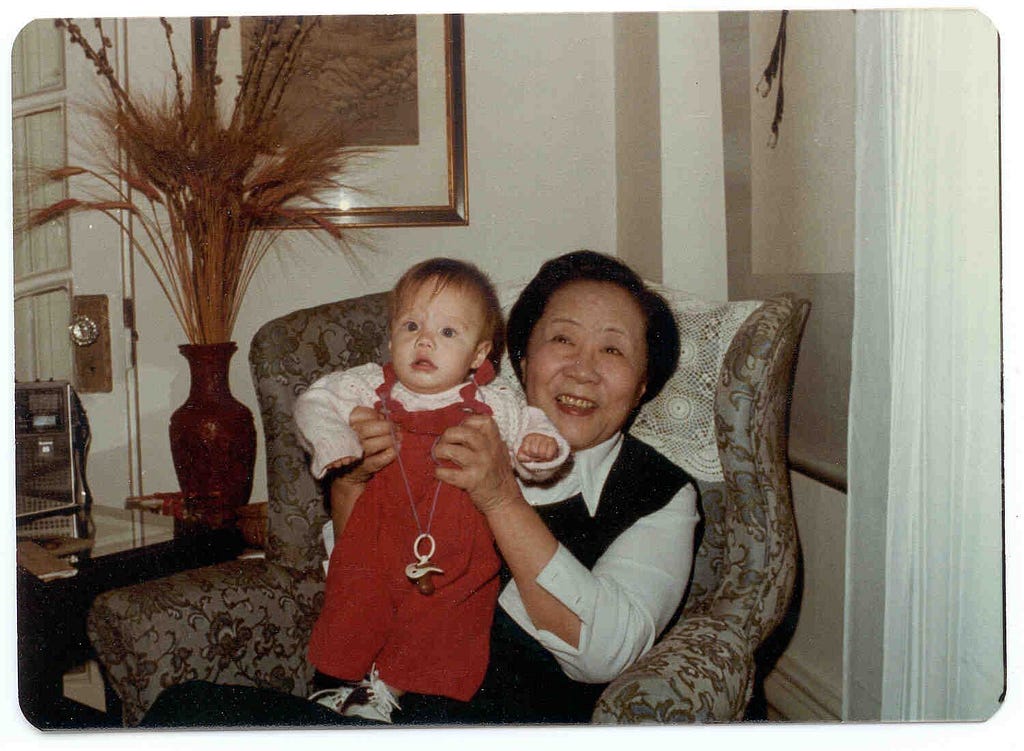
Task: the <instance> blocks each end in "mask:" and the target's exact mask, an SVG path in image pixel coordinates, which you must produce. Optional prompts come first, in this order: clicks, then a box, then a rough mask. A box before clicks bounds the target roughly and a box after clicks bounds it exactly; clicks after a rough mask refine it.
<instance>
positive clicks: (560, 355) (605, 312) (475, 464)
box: [146, 251, 699, 725]
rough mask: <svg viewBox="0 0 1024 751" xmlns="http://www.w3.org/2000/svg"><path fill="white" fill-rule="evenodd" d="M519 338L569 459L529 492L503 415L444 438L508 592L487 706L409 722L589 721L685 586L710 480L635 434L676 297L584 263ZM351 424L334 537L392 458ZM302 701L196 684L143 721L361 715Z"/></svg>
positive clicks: (454, 479) (546, 281)
mask: <svg viewBox="0 0 1024 751" xmlns="http://www.w3.org/2000/svg"><path fill="white" fill-rule="evenodd" d="M507 341H508V348H509V356H510V359H511V361H512V366H513V368H514V370H515V373H516V376H517V377H518V378H519V380H520V381H521V382H522V384H523V386H524V388H525V391H526V397H527V401H528V402H529V403H530V404H532V405H535V406H537V407H540V408H541V409H542V410H543V411H544V412H545V413H546V414H547V416H548V417H549V418H550V419H551V420H552V422H554V424H555V426H556V427H557V428H558V430H559V432H560V433H561V434H562V435H563V436H564V437H565V438H566V440H567V441H568V442H569V445H570V447H571V448H572V451H573V455H574V456H573V462H572V465H571V468H570V469H569V470H567V471H566V472H564V473H563V474H562V475H561V476H559V477H558V478H556V479H555V480H553V481H552V482H550V483H548V484H546V485H543V486H537V485H532V486H531V485H521V484H520V483H519V481H518V480H517V479H516V476H515V474H514V473H513V471H512V468H511V465H510V462H509V457H508V449H507V448H506V447H505V445H504V443H503V442H502V440H501V437H500V435H499V433H498V429H497V427H496V425H495V424H494V422H493V420H492V419H490V418H488V417H481V416H471V417H469V418H467V419H466V420H465V422H463V423H462V424H461V425H459V426H458V427H454V428H449V429H448V430H447V431H446V432H445V433H444V435H443V436H442V437H441V440H440V441H439V442H438V444H437V446H436V447H435V454H436V456H437V458H439V459H447V460H450V462H451V463H452V464H453V465H454V466H450V467H439V468H438V469H437V477H438V478H439V479H440V480H443V481H445V482H448V483H451V484H452V485H455V486H457V487H460V488H462V489H464V490H466V491H467V492H468V493H469V495H470V497H471V498H472V500H473V503H474V504H475V505H476V507H477V508H478V509H479V511H480V512H481V513H482V514H483V516H484V517H485V519H486V520H487V523H488V525H489V526H490V528H491V531H492V532H493V534H494V539H495V542H496V544H497V546H498V549H499V551H500V553H501V556H502V558H503V560H504V566H503V569H502V573H501V576H502V579H503V582H502V584H503V590H502V593H501V596H500V598H499V608H498V612H497V613H496V614H495V618H494V626H493V629H492V637H491V660H490V665H489V668H488V672H487V677H486V678H485V680H484V684H483V686H482V687H481V688H480V690H479V691H478V692H477V694H476V696H475V697H474V698H473V699H472V700H471V701H470V702H468V703H463V702H456V701H454V700H450V699H443V698H441V697H426V696H419V695H414V694H406V695H404V696H403V697H402V699H401V710H400V711H398V712H396V713H395V714H394V715H393V716H392V717H393V721H394V722H396V723H405V722H408V723H421V722H422V723H440V722H485V723H500V722H526V723H536V722H561V723H566V722H585V721H587V720H589V718H590V715H591V712H592V710H593V707H594V704H595V702H596V700H597V698H598V696H599V695H600V692H601V690H602V689H603V688H604V686H605V685H606V684H607V682H609V681H610V680H612V679H613V678H614V677H615V676H617V675H618V674H619V673H621V672H622V671H623V670H624V669H625V668H627V667H628V666H629V665H630V664H632V663H633V662H634V661H635V660H636V659H637V658H638V657H640V656H641V655H643V654H644V653H645V652H646V651H647V650H648V649H650V647H651V645H652V644H653V643H654V641H655V639H656V638H657V636H658V635H659V634H660V633H661V632H662V631H663V630H664V628H665V626H666V625H667V624H668V623H669V621H670V620H671V618H672V617H673V615H674V614H675V612H676V611H677V609H678V608H679V605H680V603H681V600H682V597H683V592H684V590H685V588H686V584H687V581H688V579H689V575H690V567H691V564H692V559H693V541H694V530H695V528H696V525H697V523H698V519H699V517H698V510H697V504H698V498H697V489H696V483H695V482H694V481H693V480H692V479H691V478H690V477H689V476H688V475H687V474H686V473H685V472H684V471H683V470H681V469H680V468H678V467H677V466H676V465H674V464H673V463H671V462H670V461H669V460H667V459H666V458H664V457H663V456H661V455H660V454H659V453H658V452H657V451H655V450H654V449H652V448H651V447H649V446H647V445H646V444H644V443H642V442H640V441H638V440H636V439H634V438H632V437H631V436H629V435H626V432H625V431H626V430H627V429H628V427H629V425H630V423H631V421H632V419H633V418H634V416H635V415H636V412H637V410H638V409H639V407H640V406H641V405H642V404H644V402H646V401H648V400H650V399H652V398H653V397H654V396H656V395H657V393H658V392H659V391H660V389H661V388H662V386H663V385H664V384H665V382H666V381H667V380H668V378H669V376H670V375H671V374H672V372H673V371H674V370H675V367H676V361H677V359H678V353H679V336H678V331H677V329H676V326H675V321H674V319H673V317H672V314H671V311H670V310H669V308H668V306H667V304H666V303H665V301H664V300H663V299H662V298H661V297H660V296H658V295H657V294H656V293H654V292H653V291H651V290H649V289H648V288H647V287H646V286H645V285H644V283H643V282H642V280H641V279H640V278H639V277H638V276H637V275H636V274H635V273H634V272H633V271H632V270H631V269H629V268H628V267H627V266H625V265H624V264H622V263H621V262H619V261H617V260H615V259H614V258H610V257H608V256H604V255H601V254H598V253H594V252H591V251H578V252H575V253H570V254H567V255H563V256H560V257H558V258H555V259H553V260H551V261H549V262H547V263H545V264H544V266H543V267H542V268H541V269H540V271H539V272H538V273H537V275H536V277H535V278H534V279H533V280H532V281H531V282H530V284H529V285H527V287H526V288H525V289H524V290H523V292H522V294H521V295H520V297H519V299H518V301H517V302H516V304H515V306H514V307H513V309H512V311H511V314H510V316H509V321H508V335H507ZM352 422H353V427H355V428H356V431H357V433H359V436H360V439H361V441H362V444H363V449H364V459H363V462H362V463H361V465H360V466H359V467H358V468H357V469H356V470H354V471H351V472H349V473H348V474H346V475H344V476H342V477H341V478H339V479H337V480H335V482H334V484H333V485H332V490H331V507H332V521H333V523H334V526H335V528H336V529H340V528H342V527H343V526H344V525H345V522H346V520H347V519H348V516H349V512H350V511H351V509H352V507H353V505H354V504H355V503H356V502H357V501H358V499H359V496H360V494H361V493H362V491H363V488H364V487H365V483H366V481H367V480H368V478H369V477H370V476H372V474H373V473H374V472H375V471H377V470H379V469H380V468H381V467H383V466H385V465H386V464H388V463H389V462H391V461H393V460H394V458H395V451H394V445H393V438H392V434H391V431H390V429H389V427H388V424H387V423H386V422H385V421H384V420H383V418H382V417H381V416H380V415H378V414H377V413H375V412H373V411H372V410H369V409H365V408H360V409H359V410H357V412H355V413H353V416H352ZM211 688H212V687H211ZM249 691H252V692H256V691H257V690H256V689H249ZM172 693H175V692H173V691H168V692H165V694H164V696H162V697H161V700H158V702H157V705H161V704H163V705H164V706H165V707H166V706H167V705H168V704H169V703H170V702H171V698H170V697H169V695H170V694H172ZM292 700H294V701H293V702H292V704H288V701H292ZM299 701H301V700H298V699H296V698H295V697H287V701H286V700H285V699H284V698H282V700H281V702H283V703H278V704H272V703H268V701H267V700H266V698H265V697H261V698H259V697H256V695H255V694H253V696H248V697H247V696H245V692H244V691H243V692H242V693H237V692H236V693H234V694H231V695H228V694H226V693H222V694H221V695H219V696H218V695H215V694H211V693H209V692H205V691H198V692H197V691H196V690H194V688H193V690H191V691H189V690H185V691H182V692H177V694H176V696H175V697H173V703H174V704H176V705H177V706H176V709H175V710H174V711H173V712H172V713H171V717H174V718H177V720H178V721H173V720H171V719H170V718H169V717H168V715H167V714H165V712H164V711H163V710H161V709H158V707H157V705H154V712H153V713H151V715H152V716H151V717H150V718H148V722H147V723H146V724H152V725H161V724H188V723H186V722H180V720H181V719H184V718H185V717H187V716H188V713H189V710H188V709H187V708H186V706H182V703H184V704H185V705H189V706H191V707H192V708H193V709H194V711H196V712H199V713H200V714H202V712H203V711H206V712H210V711H215V712H217V713H219V717H220V722H217V721H216V719H217V718H215V717H212V716H211V717H210V718H208V720H209V721H204V720H203V719H202V717H195V716H193V720H194V722H193V723H192V724H242V723H245V724H250V723H259V722H260V720H261V719H266V720H268V721H270V720H271V719H272V718H270V717H267V716H266V715H267V713H268V712H269V714H271V715H273V719H274V720H275V721H276V722H277V723H281V722H285V721H287V722H288V724H292V723H298V722H320V721H348V720H350V719H351V718H341V717H339V716H337V715H334V716H333V717H331V718H330V720H328V719H327V717H329V716H330V715H331V713H330V711H329V710H327V709H326V708H324V707H320V706H319V705H316V704H314V703H312V702H306V706H305V707H303V708H302V709H301V711H300V710H299V709H298V704H295V702H299ZM225 704H229V705H230V706H231V707H232V708H231V709H227V710H226V708H225ZM214 706H216V707H218V709H216V710H214V709H213V707H214ZM241 707H248V708H247V709H244V710H241V709H240V708H241ZM321 710H322V712H323V715H319V714H317V713H318V712H320V711H321ZM225 711H226V712H227V714H228V715H229V716H230V717H228V718H227V721H226V722H225V716H224V713H225ZM261 712H262V713H263V714H261ZM300 715H301V716H300ZM265 724H266V723H265Z"/></svg>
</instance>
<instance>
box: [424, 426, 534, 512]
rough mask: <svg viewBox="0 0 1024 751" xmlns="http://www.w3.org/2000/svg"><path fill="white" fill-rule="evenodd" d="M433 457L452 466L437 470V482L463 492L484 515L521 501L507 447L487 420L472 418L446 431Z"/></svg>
mask: <svg viewBox="0 0 1024 751" xmlns="http://www.w3.org/2000/svg"><path fill="white" fill-rule="evenodd" d="M434 457H435V458H437V459H446V460H448V461H450V462H453V463H454V464H455V465H456V466H455V467H444V466H442V467H438V468H437V469H436V470H435V474H436V476H437V479H438V480H441V481H443V482H447V483H450V484H451V485H454V486H455V487H457V488H462V489H463V490H465V491H466V492H467V493H469V497H470V498H471V499H472V500H473V504H474V505H475V506H476V507H477V509H479V510H480V512H481V513H483V514H485V515H487V514H490V513H492V512H494V511H497V510H499V509H501V508H502V507H504V506H506V505H508V504H510V503H514V502H515V501H516V500H520V499H522V494H521V493H520V491H519V485H518V484H517V483H516V479H515V475H513V473H512V464H511V462H510V461H509V456H508V448H507V447H506V446H505V442H504V441H502V440H501V434H500V433H499V432H498V426H497V425H496V424H495V422H494V420H492V419H491V418H490V417H484V416H482V415H473V416H471V417H468V418H466V420H465V421H463V423H462V424H461V425H457V426H455V427H452V428H448V429H447V430H446V431H445V432H444V433H443V434H442V435H441V438H440V440H438V442H437V445H436V446H435V447H434Z"/></svg>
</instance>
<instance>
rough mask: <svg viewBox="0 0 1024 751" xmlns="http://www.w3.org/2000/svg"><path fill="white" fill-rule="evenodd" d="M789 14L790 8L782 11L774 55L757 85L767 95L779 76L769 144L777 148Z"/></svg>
mask: <svg viewBox="0 0 1024 751" xmlns="http://www.w3.org/2000/svg"><path fill="white" fill-rule="evenodd" d="M788 15H789V11H788V10H784V11H782V17H781V18H780V19H779V33H778V34H777V35H776V36H775V46H774V47H773V48H772V57H771V59H770V60H769V61H768V65H767V67H765V69H764V73H762V74H761V80H759V81H758V82H757V86H756V87H755V88H756V90H757V93H758V94H760V95H761V97H762V98H764V97H767V96H768V94H769V93H771V90H772V81H773V80H774V79H775V77H776V76H778V79H779V85H778V88H777V89H776V91H775V117H773V118H772V136H771V138H770V139H769V140H768V146H769V147H771V148H773V149H774V148H775V145H776V144H777V143H778V142H779V123H781V122H782V105H783V99H784V96H783V91H782V74H783V69H784V68H785V63H786V17H787V16H788Z"/></svg>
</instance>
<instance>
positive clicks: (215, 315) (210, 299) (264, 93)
mask: <svg viewBox="0 0 1024 751" xmlns="http://www.w3.org/2000/svg"><path fill="white" fill-rule="evenodd" d="M318 22H319V18H318V17H316V16H313V17H301V16H297V17H288V18H267V19H265V20H264V22H263V23H262V24H257V25H256V27H255V29H254V31H253V36H252V37H251V38H250V39H249V50H250V54H249V55H248V57H247V59H246V60H245V61H244V66H243V71H242V74H241V75H240V76H239V80H238V92H237V94H236V95H235V98H234V104H233V107H232V108H231V110H230V114H221V111H220V108H219V107H218V103H217V101H218V100H217V97H218V90H219V87H220V84H221V83H222V81H221V77H220V75H219V74H218V70H217V53H218V48H219V43H220V41H221V35H222V33H223V32H224V31H225V30H226V29H228V28H230V23H229V21H228V20H227V19H226V18H216V19H203V20H202V23H203V24H204V33H203V40H204V44H203V53H202V54H200V55H198V56H197V60H196V64H195V69H194V70H192V71H191V76H190V77H188V78H186V75H185V74H184V73H183V71H182V67H181V66H180V64H179V61H178V59H177V58H176V56H175V53H174V49H173V46H172V44H171V41H172V34H173V30H172V27H171V24H170V23H169V22H168V21H167V19H165V18H161V19H160V23H161V24H162V26H163V29H164V36H165V38H166V41H167V49H168V51H169V61H170V62H169V64H170V74H171V75H172V76H173V81H174V86H173V93H172V95H170V96H168V95H164V96H163V97H156V96H152V95H150V96H144V95H141V94H136V93H134V92H129V90H128V88H127V87H126V86H125V85H124V84H123V83H122V81H120V80H119V79H118V76H117V74H116V72H115V70H114V67H113V65H112V64H111V62H110V59H109V57H108V54H107V50H108V49H110V48H111V47H112V42H111V40H110V37H109V35H108V32H107V31H106V30H105V29H104V26H103V22H102V21H101V20H100V19H96V20H95V22H94V26H95V29H96V34H97V35H98V37H99V40H98V42H96V43H95V44H94V43H91V42H90V41H89V39H87V38H86V34H85V33H84V32H83V30H82V28H81V27H80V26H78V25H77V24H76V23H74V22H73V21H72V19H59V20H57V21H56V23H57V25H58V26H59V27H60V28H63V29H64V30H65V32H66V33H67V35H68V38H69V40H70V41H71V42H72V43H73V44H75V45H77V46H78V47H80V48H81V49H82V51H83V53H84V54H85V57H86V59H87V60H88V61H89V62H91V63H92V65H93V66H94V67H95V69H96V73H97V74H98V75H99V76H100V77H101V78H102V79H103V80H104V82H105V83H106V87H105V88H106V89H107V90H108V91H107V93H108V94H109V96H108V97H105V100H104V102H103V103H102V104H101V105H99V106H98V107H96V108H95V110H94V112H93V114H94V115H95V118H96V121H97V123H98V124H99V126H100V133H101V137H102V138H104V139H107V140H109V142H110V143H111V144H116V145H117V148H112V149H109V150H108V151H107V155H106V156H104V157H101V159H102V162H103V163H101V164H94V165H70V164H69V165H66V166H63V167H61V168H59V169H54V170H50V171H48V173H47V174H46V178H47V179H52V180H65V179H67V178H71V177H75V176H79V175H91V176H93V177H94V178H96V179H98V180H99V181H100V184H102V186H103V188H102V189H101V193H93V194H91V195H89V196H88V197H70V198H66V199H64V200H62V201H59V202H57V203H55V204H52V205H50V206H47V207H44V208H42V209H40V210H38V211H36V212H34V213H33V214H32V215H31V216H30V217H29V219H28V223H27V226H28V227H32V226H38V225H41V224H44V223H45V222H47V221H49V220H51V219H53V218H54V217H56V216H59V215H61V214H64V213H68V212H73V211H89V210H91V211H99V212H102V213H103V214H105V215H107V216H108V217H110V218H111V219H112V220H113V221H115V222H117V223H118V224H119V225H120V227H121V229H122V231H123V232H124V233H125V235H126V236H127V237H128V239H129V242H130V243H131V246H132V247H133V248H134V249H135V250H136V251H137V252H138V254H139V255H140V256H141V258H142V259H143V260H144V262H145V263H146V265H147V266H148V267H149V268H150V269H151V270H152V272H153V274H154V275H155V276H156V278H157V280H158V282H159V284H160V287H161V288H162V290H163V292H164V294H165V295H166V296H167V299H168V301H169V302H170V304H171V307H172V309H173V310H174V314H175V316H176V317H177V319H178V321H179V322H180V323H181V327H182V329H183V330H184V333H185V336H186V337H187V339H188V341H189V342H190V343H192V344H214V343H219V342H226V341H229V340H230V339H231V335H232V330H233V328H234V324H235V320H236V317H237V315H238V312H239V309H240V307H241V303H242V298H243V296H244V295H245V292H246V289H247V287H248V285H249V283H250V281H251V280H252V278H253V274H254V272H255V270H256V268H257V266H258V265H259V263H260V261H261V260H262V259H263V258H264V257H265V256H266V254H267V252H268V250H269V249H270V247H271V245H272V243H273V242H274V240H275V239H276V238H278V237H279V234H280V232H281V231H282V230H283V229H285V228H286V227H291V228H298V229H300V230H305V231H308V232H310V233H313V234H315V235H317V236H318V237H319V238H320V239H322V240H327V241H328V242H330V243H332V244H337V246H338V247H340V248H342V249H343V250H344V251H345V252H347V253H348V254H349V255H350V256H351V255H352V254H353V247H352V244H351V242H350V239H349V237H348V236H347V235H345V234H344V233H343V231H342V229H341V228H339V227H338V226H336V225H334V224H332V223H331V222H329V221H327V220H326V219H324V217H323V216H322V214H321V209H322V208H323V207H324V204H323V196H324V195H327V194H329V193H330V192H331V191H333V190H337V189H339V188H342V189H347V190H352V189H353V187H352V186H350V185H346V184H345V183H343V182H342V180H343V177H344V176H345V175H346V174H347V173H348V174H350V173H351V170H352V166H353V161H354V160H357V159H359V158H361V157H364V156H367V155H369V154H370V153H371V150H370V149H367V148H353V147H349V146H348V145H347V144H346V142H345V134H344V133H342V132H340V131H339V130H338V129H336V128H335V129H330V130H328V129H322V130H319V131H317V132H305V133H300V134H298V135H295V134H292V136H291V137H289V139H288V140H283V139H282V137H281V134H282V120H283V119H284V118H283V117H282V113H281V112H280V103H281V97H282V95H283V93H284V91H285V90H286V88H287V86H288V82H289V80H290V79H291V77H292V74H293V73H294V72H295V70H296V65H297V63H298V61H299V59H300V57H301V53H302V48H303V43H304V41H305V40H306V38H307V35H308V33H309V31H310V29H311V28H312V27H313V26H314V25H315V24H317V23H318Z"/></svg>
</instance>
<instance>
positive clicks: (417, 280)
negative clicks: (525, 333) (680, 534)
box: [388, 258, 505, 370]
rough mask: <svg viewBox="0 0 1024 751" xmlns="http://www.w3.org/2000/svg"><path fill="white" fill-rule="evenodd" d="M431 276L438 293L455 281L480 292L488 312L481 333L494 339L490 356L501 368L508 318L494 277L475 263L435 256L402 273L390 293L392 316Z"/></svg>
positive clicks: (468, 289) (464, 289)
mask: <svg viewBox="0 0 1024 751" xmlns="http://www.w3.org/2000/svg"><path fill="white" fill-rule="evenodd" d="M430 280H433V281H434V291H433V294H435V295H436V294H438V293H439V292H440V291H441V290H443V289H444V288H445V287H448V286H449V285H451V286H453V287H454V288H455V289H459V290H462V291H463V292H468V293H470V294H474V295H476V296H477V298H478V299H479V301H480V307H481V308H482V309H483V313H484V320H483V330H482V331H481V337H482V339H490V341H491V352H490V354H489V355H488V356H487V359H489V360H490V361H491V363H492V364H493V365H494V369H495V370H497V369H498V365H499V363H500V362H501V354H502V352H503V351H504V348H505V320H504V317H503V316H502V314H501V303H499V302H498V293H497V292H495V291H494V285H493V284H492V283H491V280H490V279H488V278H487V275H486V274H485V273H484V272H482V271H481V270H480V269H478V268H477V267H476V266H474V265H473V264H471V263H467V262H466V261H458V260H455V259H454V258H431V259H429V260H427V261H421V262H420V263H417V264H416V265H415V266H413V267H411V268H410V269H409V270H408V271H406V272H405V273H404V274H402V277H401V278H400V279H399V280H398V283H397V284H395V287H394V289H392V290H391V294H390V295H389V296H388V317H389V319H392V320H393V319H394V318H395V316H396V315H397V314H398V306H399V305H400V304H401V301H402V300H403V299H405V297H406V295H409V294H411V293H413V292H415V290H417V289H419V287H420V285H421V284H424V283H426V282H428V281H430Z"/></svg>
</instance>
